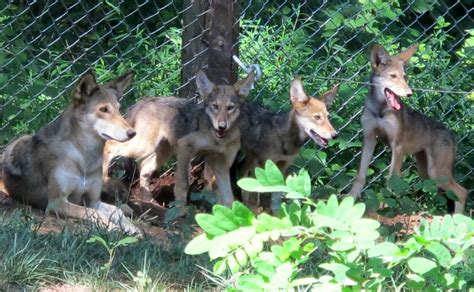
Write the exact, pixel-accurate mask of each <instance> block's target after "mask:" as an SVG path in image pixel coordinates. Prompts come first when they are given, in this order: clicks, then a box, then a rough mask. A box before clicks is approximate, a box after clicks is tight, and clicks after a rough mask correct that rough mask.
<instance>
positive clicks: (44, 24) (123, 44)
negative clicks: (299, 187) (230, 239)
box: [0, 0, 474, 206]
mask: <svg viewBox="0 0 474 292" xmlns="http://www.w3.org/2000/svg"><path fill="white" fill-rule="evenodd" d="M230 2H232V3H231V4H229V5H234V8H235V9H234V10H233V11H234V12H235V13H237V15H234V18H233V19H232V20H233V21H234V23H235V24H238V25H239V30H238V31H236V33H237V40H236V42H235V43H234V44H233V47H232V49H233V50H234V51H235V52H238V53H239V55H240V58H241V60H242V61H244V62H245V63H257V64H260V66H261V68H262V70H263V74H264V75H263V77H262V79H260V81H259V82H258V84H256V88H255V90H254V91H253V92H252V94H251V99H252V100H253V102H255V103H258V104H261V105H263V106H264V107H267V108H269V109H271V110H273V111H276V112H278V111H288V110H289V107H290V106H289V83H290V81H291V79H292V78H293V77H294V76H295V75H300V76H301V77H302V79H303V82H304V84H305V88H306V89H307V91H308V93H310V94H313V95H317V93H321V92H323V91H325V90H327V89H329V88H330V87H332V86H333V85H335V84H336V83H340V84H341V87H340V92H339V95H338V97H337V99H336V101H335V103H334V104H333V105H332V107H331V109H330V112H331V120H332V123H333V124H334V125H335V126H336V127H337V128H338V129H339V131H340V136H339V138H338V139H337V140H335V141H334V142H333V143H331V144H330V147H328V148H326V149H319V148H318V147H317V146H316V145H314V143H308V144H307V145H306V146H305V148H304V149H303V150H302V151H301V153H300V155H299V156H298V157H297V159H296V160H295V163H294V166H293V168H292V169H293V170H295V169H298V168H300V167H305V168H307V169H308V170H309V171H310V173H311V175H312V177H313V179H314V181H315V184H316V186H317V187H318V191H320V192H334V191H336V192H344V191H347V187H348V185H350V183H351V180H352V178H353V176H354V174H355V171H356V169H357V167H358V164H359V160H360V150H361V140H362V135H361V131H362V130H361V126H360V121H359V120H360V115H361V112H362V107H363V101H364V99H365V97H366V95H367V92H368V86H367V85H366V84H365V83H367V82H368V80H369V71H370V66H369V51H370V48H371V47H372V46H373V45H374V44H376V43H380V44H382V45H384V46H385V47H386V48H387V49H388V50H389V51H390V52H392V53H395V52H398V51H400V50H401V49H402V48H406V47H408V46H410V45H412V44H414V43H419V44H421V45H420V47H419V49H418V52H417V53H416V55H415V56H414V57H413V58H412V60H411V62H410V65H409V66H408V69H407V76H409V83H410V86H411V87H412V89H413V90H414V92H415V94H414V96H412V97H411V98H407V99H406V100H405V101H406V103H407V104H409V105H410V106H412V107H413V108H415V109H417V110H419V111H421V112H423V113H425V114H427V115H428V116H430V117H433V118H435V119H436V120H439V121H442V122H443V123H444V124H445V125H446V126H447V127H448V128H450V129H451V130H452V131H453V132H454V133H455V135H456V137H457V141H458V152H457V159H456V165H455V172H456V177H457V179H458V181H459V182H460V183H461V184H462V185H464V187H466V188H467V189H469V190H471V191H472V190H473V189H474V179H473V169H474V167H473V165H474V157H473V156H474V155H473V149H474V147H473V146H474V135H473V128H474V114H473V111H472V110H473V102H474V95H473V93H472V84H473V81H474V80H473V62H474V59H473V55H474V54H473V53H474V52H473V47H474V29H473V27H472V24H473V19H472V12H473V8H472V6H471V5H470V4H472V3H471V2H472V1H470V0H465V1H421V0H411V1H402V0H391V1H378V0H375V1H366V0H360V1H313V0H308V1H269V0H253V1H252V0H250V1H240V2H238V1H229V3H230ZM210 12H211V9H210V7H209V2H208V1H202V0H200V1H197V0H196V1H190V0H182V1H159V0H157V1H131V0H106V1H89V0H80V1H72V0H63V1H55V0H51V1H8V2H7V1H0V119H1V120H0V132H1V134H0V149H3V148H4V147H5V146H6V145H7V144H8V143H9V142H10V141H13V140H14V139H15V138H17V137H19V136H20V135H22V134H25V133H30V132H33V131H35V130H37V129H39V128H40V127H41V126H42V125H44V124H46V123H47V122H49V121H51V120H52V119H54V118H55V117H57V116H58V115H59V113H60V112H61V111H62V109H63V108H64V106H65V104H66V103H67V102H68V101H69V92H70V89H71V86H72V85H73V84H74V83H75V82H76V81H77V79H78V78H79V76H80V75H81V74H82V73H84V72H85V71H86V70H87V69H88V68H90V67H93V68H94V69H95V71H96V73H97V76H98V78H99V81H105V80H107V79H109V78H112V77H113V76H116V75H117V74H121V73H124V72H126V71H128V70H134V71H135V72H136V78H135V82H134V85H133V88H132V89H131V90H130V91H129V92H128V93H127V94H126V95H125V97H124V99H123V102H122V103H123V104H124V108H126V107H127V106H129V105H131V104H133V103H135V102H136V100H138V99H140V98H142V97H144V96H150V95H180V94H181V95H183V92H185V91H183V88H185V87H186V86H190V85H192V83H193V80H192V78H189V72H187V73H186V72H185V71H186V70H184V69H185V68H186V66H188V65H190V64H193V66H192V67H191V69H190V70H191V71H193V70H196V68H198V67H199V66H204V67H205V66H206V64H205V63H203V62H202V60H203V59H202V57H203V56H206V54H209V48H208V44H209V42H212V40H210V39H209V31H208V26H207V23H208V22H209V21H210V20H209V17H208V15H209V13H210ZM206 16H207V17H206ZM183 31H184V33H183ZM193 46H196V47H197V48H198V50H197V51H196V50H193V51H192V52H193V53H192V55H189V53H188V55H186V54H187V53H186V49H187V48H190V47H193ZM199 48H201V49H199ZM194 72H195V71H194ZM242 74H243V73H242ZM378 147H380V148H377V149H376V153H375V155H374V163H373V164H372V166H371V170H370V174H369V184H368V185H369V187H371V186H375V185H377V184H379V185H380V186H383V184H384V181H385V179H384V177H385V176H386V174H387V167H388V164H389V161H390V159H389V154H387V153H386V150H387V149H386V147H382V146H381V145H380V146H378ZM411 161H412V159H407V160H406V161H405V163H404V168H403V169H405V171H404V176H405V177H406V178H407V179H408V180H409V182H410V183H414V182H415V180H416V177H417V176H416V173H415V171H414V168H413V167H412V166H413V165H412V162H411ZM470 204H472V202H471V203H470ZM471 206H472V205H471Z"/></svg>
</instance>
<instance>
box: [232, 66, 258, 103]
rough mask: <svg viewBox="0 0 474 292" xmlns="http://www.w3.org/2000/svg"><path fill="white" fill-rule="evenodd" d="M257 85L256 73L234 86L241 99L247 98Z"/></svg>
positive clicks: (251, 73) (250, 74)
mask: <svg viewBox="0 0 474 292" xmlns="http://www.w3.org/2000/svg"><path fill="white" fill-rule="evenodd" d="M254 83H255V73H254V72H253V71H252V72H250V73H249V74H248V75H247V77H246V78H245V79H242V80H239V81H237V82H236V83H235V84H234V88H235V92H237V94H238V95H239V96H240V97H241V98H246V97H247V96H248V95H249V94H250V90H252V89H253V84H254Z"/></svg>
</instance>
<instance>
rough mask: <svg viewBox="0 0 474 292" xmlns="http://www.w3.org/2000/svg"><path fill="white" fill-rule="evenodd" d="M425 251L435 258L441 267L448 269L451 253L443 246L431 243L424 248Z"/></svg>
mask: <svg viewBox="0 0 474 292" xmlns="http://www.w3.org/2000/svg"><path fill="white" fill-rule="evenodd" d="M426 249H427V250H428V251H429V252H431V253H432V254H433V255H434V256H435V258H436V259H437V260H438V263H439V264H440V265H441V266H443V267H445V268H448V267H449V265H450V264H451V259H452V257H451V253H450V252H449V250H448V249H447V248H446V247H445V246H444V245H442V244H441V243H439V242H436V241H433V242H431V243H430V244H429V245H428V246H427V247H426Z"/></svg>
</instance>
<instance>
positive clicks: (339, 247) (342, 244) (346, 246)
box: [330, 241, 355, 251]
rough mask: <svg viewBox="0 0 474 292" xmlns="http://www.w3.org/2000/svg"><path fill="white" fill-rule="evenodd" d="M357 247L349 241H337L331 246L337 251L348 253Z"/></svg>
mask: <svg viewBox="0 0 474 292" xmlns="http://www.w3.org/2000/svg"><path fill="white" fill-rule="evenodd" d="M354 247H355V244H354V243H353V242H348V241H336V242H334V243H333V244H331V245H330V248H331V249H332V250H335V251H348V250H351V249H353V248H354Z"/></svg>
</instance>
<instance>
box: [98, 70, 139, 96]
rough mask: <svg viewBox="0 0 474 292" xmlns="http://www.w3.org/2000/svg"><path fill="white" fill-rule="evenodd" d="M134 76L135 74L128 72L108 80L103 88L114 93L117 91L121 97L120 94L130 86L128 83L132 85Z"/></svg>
mask: <svg viewBox="0 0 474 292" xmlns="http://www.w3.org/2000/svg"><path fill="white" fill-rule="evenodd" d="M134 75H135V74H134V73H133V72H132V71H130V72H128V73H126V74H124V75H122V76H120V77H117V78H115V79H114V80H110V81H109V82H107V83H106V84H105V85H104V86H106V87H108V88H112V89H114V90H115V91H117V93H118V95H119V96H122V94H123V93H124V91H125V90H126V89H127V87H128V86H129V85H130V83H132V80H133V76H134Z"/></svg>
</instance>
